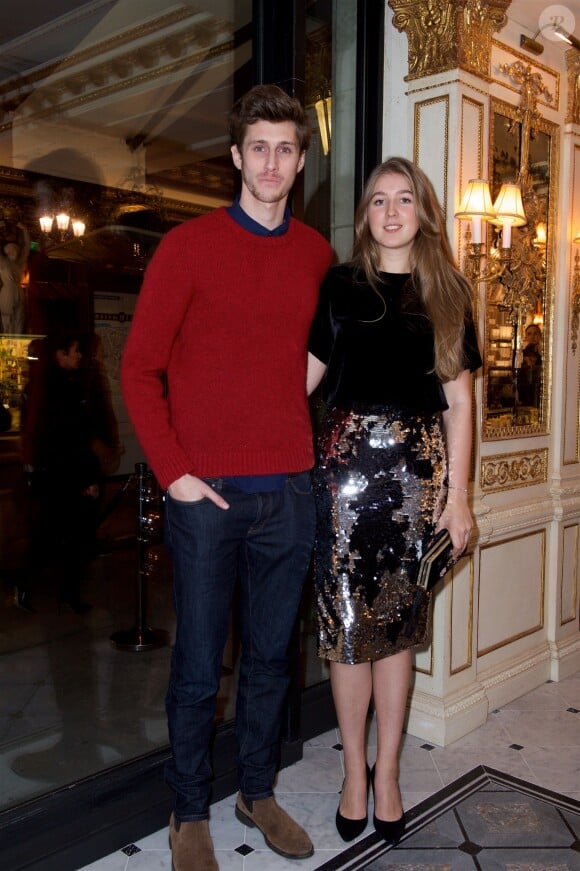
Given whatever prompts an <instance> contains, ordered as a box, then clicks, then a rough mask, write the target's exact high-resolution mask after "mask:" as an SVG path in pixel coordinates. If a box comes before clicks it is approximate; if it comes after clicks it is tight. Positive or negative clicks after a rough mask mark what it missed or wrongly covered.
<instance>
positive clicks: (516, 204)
mask: <svg viewBox="0 0 580 871" xmlns="http://www.w3.org/2000/svg"><path fill="white" fill-rule="evenodd" d="M493 209H494V211H495V214H496V218H497V221H498V222H499V223H500V224H501V225H502V226H505V225H506V224H510V225H511V226H512V227H523V225H524V224H527V222H528V219H527V218H526V213H525V212H524V204H523V203H522V189H521V188H520V186H519V184H502V186H501V188H500V191H499V194H498V195H497V199H496V201H495V203H494V204H493Z"/></svg>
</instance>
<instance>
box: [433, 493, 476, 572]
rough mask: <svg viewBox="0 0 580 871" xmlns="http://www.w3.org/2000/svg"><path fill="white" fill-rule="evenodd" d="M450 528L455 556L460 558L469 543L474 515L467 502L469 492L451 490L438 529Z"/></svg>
mask: <svg viewBox="0 0 580 871" xmlns="http://www.w3.org/2000/svg"><path fill="white" fill-rule="evenodd" d="M443 528H445V529H448V530H449V535H450V536H451V541H452V542H453V557H454V558H455V559H458V558H459V557H460V556H461V554H462V553H463V552H464V550H465V548H466V547H467V545H468V544H469V538H470V536H471V530H472V529H473V517H472V514H471V511H470V510H469V505H468V504H467V493H464V492H463V491H454V490H450V491H449V494H448V498H447V505H446V506H445V510H444V511H443V513H442V515H441V517H440V518H439V523H438V524H437V531H439V530H440V529H443Z"/></svg>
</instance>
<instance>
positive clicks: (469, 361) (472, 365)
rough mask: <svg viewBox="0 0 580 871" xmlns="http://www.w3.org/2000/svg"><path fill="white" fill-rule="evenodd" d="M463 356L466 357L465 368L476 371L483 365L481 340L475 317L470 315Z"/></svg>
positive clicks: (466, 325)
mask: <svg viewBox="0 0 580 871" xmlns="http://www.w3.org/2000/svg"><path fill="white" fill-rule="evenodd" d="M463 356H464V359H465V368H466V369H469V371H470V372H475V370H476V369H479V368H480V366H481V365H482V359H481V354H480V353H479V342H478V339H477V332H476V330H475V324H474V323H473V318H472V317H470V318H469V320H468V321H467V323H466V324H465V336H464V339H463Z"/></svg>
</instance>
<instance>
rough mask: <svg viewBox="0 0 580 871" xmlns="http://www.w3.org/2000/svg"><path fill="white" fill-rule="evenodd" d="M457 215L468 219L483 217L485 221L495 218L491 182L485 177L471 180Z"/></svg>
mask: <svg viewBox="0 0 580 871" xmlns="http://www.w3.org/2000/svg"><path fill="white" fill-rule="evenodd" d="M455 217H456V218H459V220H468V221H469V220H472V219H473V218H483V220H485V221H490V220H491V219H492V218H495V212H494V210H493V205H492V202H491V193H490V191H489V183H488V182H487V181H486V180H485V179H484V178H472V179H470V180H469V182H468V184H467V188H466V189H465V193H464V194H463V199H462V200H461V205H460V206H459V210H458V211H457V212H455Z"/></svg>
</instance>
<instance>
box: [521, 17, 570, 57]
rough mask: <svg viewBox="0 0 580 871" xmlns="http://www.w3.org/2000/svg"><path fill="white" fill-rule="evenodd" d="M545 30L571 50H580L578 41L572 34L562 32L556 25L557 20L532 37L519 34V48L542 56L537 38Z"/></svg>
mask: <svg viewBox="0 0 580 871" xmlns="http://www.w3.org/2000/svg"><path fill="white" fill-rule="evenodd" d="M545 30H550V31H551V32H552V33H553V34H554V36H557V37H558V39H561V40H562V41H563V42H567V43H568V45H571V46H573V48H575V49H578V50H580V39H576V37H575V36H573V34H571V33H568V31H567V30H564V28H563V27H562V26H561V24H558V23H557V20H556V21H554V20H552V21H550V22H549V23H548V24H544V26H543V27H540V29H539V30H536V32H535V33H534V35H533V36H526V35H525V33H520V48H523V49H525V51H529V53H530V54H535V55H539V54H542V52H543V51H544V46H543V45H542V43H541V42H538V36H539V35H540V34H541V33H542V32H543V31H545Z"/></svg>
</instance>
